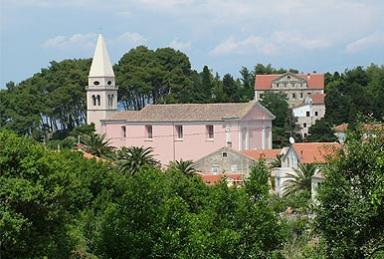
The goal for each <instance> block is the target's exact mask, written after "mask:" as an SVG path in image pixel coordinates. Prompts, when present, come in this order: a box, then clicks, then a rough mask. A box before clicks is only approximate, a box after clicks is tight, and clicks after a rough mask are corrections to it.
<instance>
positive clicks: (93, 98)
mask: <svg viewBox="0 0 384 259" xmlns="http://www.w3.org/2000/svg"><path fill="white" fill-rule="evenodd" d="M92 100H93V106H96V96H95V95H92Z"/></svg>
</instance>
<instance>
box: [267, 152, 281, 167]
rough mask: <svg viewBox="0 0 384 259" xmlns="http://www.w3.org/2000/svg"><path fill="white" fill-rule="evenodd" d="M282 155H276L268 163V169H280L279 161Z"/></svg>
mask: <svg viewBox="0 0 384 259" xmlns="http://www.w3.org/2000/svg"><path fill="white" fill-rule="evenodd" d="M282 157H283V155H277V156H276V157H275V159H273V160H272V162H271V163H270V165H269V167H270V168H276V167H281V160H282Z"/></svg>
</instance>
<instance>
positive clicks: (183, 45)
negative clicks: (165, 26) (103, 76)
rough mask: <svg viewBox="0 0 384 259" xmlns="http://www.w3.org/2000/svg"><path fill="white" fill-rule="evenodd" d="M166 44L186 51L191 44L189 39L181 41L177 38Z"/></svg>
mask: <svg viewBox="0 0 384 259" xmlns="http://www.w3.org/2000/svg"><path fill="white" fill-rule="evenodd" d="M168 46H169V47H171V48H174V49H177V50H180V51H186V50H190V49H191V47H192V44H191V42H190V41H187V42H183V41H180V40H179V39H174V40H172V41H171V42H170V43H169V45H168Z"/></svg>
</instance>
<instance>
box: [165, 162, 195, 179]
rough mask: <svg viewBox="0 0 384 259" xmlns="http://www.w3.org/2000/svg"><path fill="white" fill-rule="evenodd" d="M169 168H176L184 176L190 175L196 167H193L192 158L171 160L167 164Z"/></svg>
mask: <svg viewBox="0 0 384 259" xmlns="http://www.w3.org/2000/svg"><path fill="white" fill-rule="evenodd" d="M169 167H170V169H171V170H176V171H178V172H180V173H182V174H184V175H186V176H192V175H194V174H195V173H196V169H195V168H194V167H193V161H192V160H186V161H185V160H183V159H180V160H176V161H172V162H171V163H170V165H169Z"/></svg>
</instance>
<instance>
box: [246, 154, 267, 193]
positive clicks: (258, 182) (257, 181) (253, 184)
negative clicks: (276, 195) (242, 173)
mask: <svg viewBox="0 0 384 259" xmlns="http://www.w3.org/2000/svg"><path fill="white" fill-rule="evenodd" d="M269 175H270V172H269V168H268V166H267V164H266V162H265V160H260V161H258V162H257V163H256V164H255V165H254V166H252V168H251V172H250V175H249V178H248V179H247V180H246V181H245V190H246V192H247V193H248V195H249V196H250V197H252V198H253V199H254V200H260V199H262V198H264V197H266V196H267V195H268V191H269V186H268V179H269Z"/></svg>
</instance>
